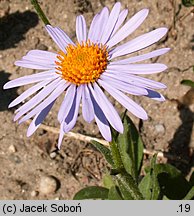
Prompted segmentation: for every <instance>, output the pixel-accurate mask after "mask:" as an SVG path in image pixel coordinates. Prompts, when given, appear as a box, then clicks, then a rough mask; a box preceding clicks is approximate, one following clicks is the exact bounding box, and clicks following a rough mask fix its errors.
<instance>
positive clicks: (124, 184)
mask: <svg viewBox="0 0 194 216" xmlns="http://www.w3.org/2000/svg"><path fill="white" fill-rule="evenodd" d="M115 179H116V180H117V182H118V187H119V190H120V191H121V194H122V196H123V198H124V199H125V200H142V199H143V195H142V194H141V192H140V191H139V188H138V186H137V184H136V182H135V181H134V179H133V177H132V176H131V175H129V174H128V173H121V174H118V175H116V176H115Z"/></svg>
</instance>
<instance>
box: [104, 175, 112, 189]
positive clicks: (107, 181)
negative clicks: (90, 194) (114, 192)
mask: <svg viewBox="0 0 194 216" xmlns="http://www.w3.org/2000/svg"><path fill="white" fill-rule="evenodd" d="M102 180H103V185H104V187H106V188H108V189H110V188H111V187H112V186H115V184H114V181H113V179H112V176H111V175H109V174H107V175H105V176H104V177H103V179H102Z"/></svg>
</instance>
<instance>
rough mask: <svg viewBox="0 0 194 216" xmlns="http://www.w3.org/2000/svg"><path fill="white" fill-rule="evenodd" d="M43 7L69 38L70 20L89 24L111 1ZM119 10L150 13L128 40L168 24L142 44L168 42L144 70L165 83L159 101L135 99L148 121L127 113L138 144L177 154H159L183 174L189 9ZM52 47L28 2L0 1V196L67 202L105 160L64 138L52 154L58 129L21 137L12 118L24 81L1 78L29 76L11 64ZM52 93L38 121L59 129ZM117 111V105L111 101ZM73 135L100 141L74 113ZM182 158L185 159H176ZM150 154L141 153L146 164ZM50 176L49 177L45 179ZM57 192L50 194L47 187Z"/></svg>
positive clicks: (188, 111)
mask: <svg viewBox="0 0 194 216" xmlns="http://www.w3.org/2000/svg"><path fill="white" fill-rule="evenodd" d="M40 2H41V5H42V8H43V9H44V11H45V12H46V14H47V15H48V18H49V19H50V22H51V23H52V24H53V25H57V26H60V27H61V28H63V29H64V30H65V31H66V32H67V34H69V36H70V37H71V38H72V39H73V40H75V18H76V15H78V14H83V15H84V16H85V18H86V20H87V25H88V26H89V24H90V22H91V20H92V17H93V15H94V14H95V13H96V12H98V11H99V10H100V9H102V7H103V6H105V5H107V6H108V7H109V8H111V7H112V5H113V3H114V2H115V1H114V0H95V1H94V0H56V1H53V0H47V1H46V0H42V1H40ZM121 2H122V6H123V8H125V7H127V8H128V9H129V15H128V18H129V17H130V16H131V15H133V14H134V13H135V12H137V11H139V10H140V9H142V8H149V9H150V14H149V17H148V18H147V20H146V21H145V22H144V23H143V25H142V26H141V27H140V28H139V29H138V30H137V31H136V32H135V33H134V34H132V35H131V36H130V37H128V38H127V40H129V39H130V38H134V37H135V36H137V35H140V34H141V33H143V32H148V31H150V30H152V29H154V28H157V27H161V26H167V27H168V28H169V29H170V30H169V33H168V35H167V37H166V38H164V39H163V40H162V41H160V42H159V43H157V44H156V45H154V46H152V47H151V48H148V49H147V50H153V49H154V48H156V47H170V48H171V51H170V52H169V53H168V54H166V55H165V56H162V57H160V58H157V59H152V62H162V63H165V64H167V65H168V66H169V69H168V70H167V71H166V72H164V73H160V74H154V75H150V76H149V78H152V79H154V80H157V81H161V82H163V83H165V84H166V85H167V86H168V88H167V89H165V90H163V91H161V92H162V93H163V94H164V95H165V97H166V101H165V102H163V103H159V102H156V101H151V100H150V99H147V98H142V97H139V98H138V97H135V98H134V100H136V101H137V102H139V103H140V104H141V105H142V106H143V107H144V108H145V110H147V112H148V114H149V120H148V121H145V122H143V124H142V123H141V124H139V120H138V119H136V118H134V117H133V116H131V115H130V114H129V116H130V117H132V119H133V120H134V121H135V123H136V124H137V126H138V125H140V130H141V133H142V138H143V140H144V143H145V148H146V149H148V150H151V151H152V150H160V151H165V152H168V153H170V154H171V155H174V156H176V157H178V160H172V159H168V160H166V159H161V160H160V161H161V162H167V161H168V162H170V163H172V164H174V165H176V166H177V167H178V168H179V169H181V170H182V172H183V173H184V174H185V175H187V174H188V173H189V172H190V171H191V169H192V167H193V150H194V136H193V135H194V133H193V130H192V127H193V120H194V115H193V111H194V106H193V101H194V94H193V91H190V92H189V93H188V91H189V87H187V86H183V85H181V84H180V82H181V80H182V79H194V76H193V69H192V66H193V65H194V60H193V59H194V31H193V29H194V14H192V13H189V11H190V8H184V7H182V8H180V2H181V1H178V0H175V1H173V0H166V1H163V0H157V1H153V0H130V1H129V0H121ZM31 49H42V50H51V51H52V50H56V49H57V47H56V45H55V44H54V43H53V42H52V40H51V39H50V38H49V36H48V34H47V33H46V31H45V29H44V25H43V23H42V22H41V21H40V20H39V19H38V17H37V15H36V14H35V12H34V10H33V7H32V6H31V4H30V1H28V0H12V1H11V0H10V1H9V0H1V1H0V76H1V79H0V85H1V88H0V122H1V124H0V164H1V169H0V176H1V178H0V199H71V198H72V197H73V195H74V194H75V192H76V191H78V190H79V189H80V188H82V187H83V186H86V185H99V184H102V183H101V179H102V176H103V173H105V172H106V169H107V168H106V167H107V164H106V162H105V161H104V159H103V158H102V156H101V155H100V153H98V152H97V151H96V150H95V149H93V148H92V146H91V145H90V144H89V143H86V142H83V141H79V140H76V139H70V138H64V141H63V145H62V149H61V150H60V151H59V152H55V151H54V150H55V145H56V143H57V138H58V136H57V134H54V133H52V132H48V131H46V130H42V129H39V130H37V131H36V133H35V134H34V135H33V136H31V137H30V138H27V137H26V131H27V126H28V125H27V124H26V123H24V124H22V125H20V126H18V124H17V123H14V122H13V116H14V110H15V109H9V110H8V108H7V106H8V104H9V103H10V102H11V101H12V100H13V99H14V98H16V97H17V96H18V95H19V94H21V93H22V92H23V91H24V90H25V89H27V88H28V87H29V86H24V87H20V88H15V89H12V90H6V91H3V90H2V86H3V85H4V83H6V82H7V81H8V80H12V79H14V78H17V77H20V76H23V75H26V74H32V73H34V71H33V70H29V69H28V70H27V69H22V68H19V67H16V66H14V64H13V63H14V61H15V60H17V59H20V58H21V57H22V56H23V55H24V54H25V53H26V52H27V51H28V50H31ZM61 100H62V98H59V100H58V101H57V103H56V104H55V106H54V108H53V109H52V112H51V113H50V114H49V115H48V117H47V119H46V120H45V122H44V124H45V125H48V126H52V127H56V128H59V124H58V122H57V118H56V116H57V111H58V108H59V106H60V103H61ZM114 103H115V106H116V107H117V108H118V110H120V111H122V110H123V109H122V108H121V106H120V105H119V104H118V103H116V102H114ZM73 131H74V132H79V133H82V134H85V135H92V136H96V137H99V138H101V136H100V134H99V132H98V129H97V126H96V125H95V124H94V123H92V124H87V123H85V122H84V121H83V119H82V116H81V115H80V116H79V117H78V121H77V124H76V127H75V128H74V129H73ZM182 160H184V161H182ZM147 161H149V157H148V156H146V157H145V163H146V162H147ZM46 176H52V177H54V180H55V183H56V185H55V183H54V185H53V188H54V189H52V181H51V183H50V184H51V186H50V187H51V190H50V191H49V185H47V184H45V185H46V186H45V187H48V188H46V189H45V190H46V191H47V192H45V191H41V189H40V185H41V182H42V181H43V182H44V181H46V180H45V178H46ZM52 180H53V179H52ZM55 189H56V191H55V192H54V190H55Z"/></svg>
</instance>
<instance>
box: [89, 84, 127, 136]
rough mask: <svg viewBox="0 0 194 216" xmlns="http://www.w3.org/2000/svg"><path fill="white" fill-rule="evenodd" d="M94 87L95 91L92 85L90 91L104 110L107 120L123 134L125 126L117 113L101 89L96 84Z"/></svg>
mask: <svg viewBox="0 0 194 216" xmlns="http://www.w3.org/2000/svg"><path fill="white" fill-rule="evenodd" d="M93 86H94V89H93V88H92V86H91V85H89V88H90V91H91V93H92V95H93V97H94V99H95V100H96V102H97V103H98V105H99V106H100V108H101V109H102V110H103V113H104V115H105V116H106V119H107V120H108V122H109V123H110V124H111V125H112V127H113V128H114V129H115V130H116V131H118V132H119V133H123V124H122V122H121V119H120V116H119V115H118V113H117V111H116V110H115V108H114V107H113V105H112V104H111V103H110V101H109V100H108V99H107V97H106V96H105V94H104V93H103V91H102V90H101V89H100V87H99V86H98V85H97V84H96V83H94V84H93Z"/></svg>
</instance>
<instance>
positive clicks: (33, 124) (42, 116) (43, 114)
mask: <svg viewBox="0 0 194 216" xmlns="http://www.w3.org/2000/svg"><path fill="white" fill-rule="evenodd" d="M54 102H55V101H53V102H52V103H50V104H49V105H48V106H47V107H45V108H44V109H43V110H42V111H41V112H39V113H38V114H37V115H36V116H35V117H34V119H33V120H32V122H31V123H30V126H29V128H28V131H27V137H29V136H31V135H32V134H33V133H34V132H35V131H36V130H37V129H38V127H39V126H40V124H41V123H42V122H43V121H44V119H45V118H46V116H47V114H48V113H49V111H50V110H51V108H52V107H53V104H54Z"/></svg>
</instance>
